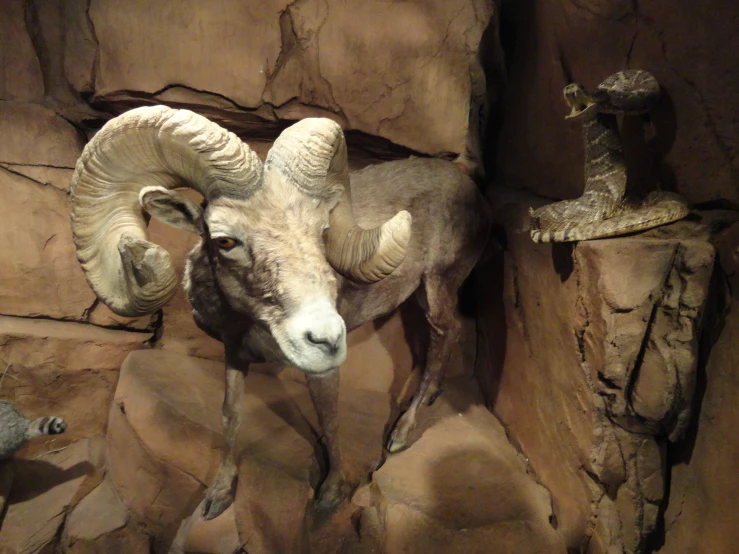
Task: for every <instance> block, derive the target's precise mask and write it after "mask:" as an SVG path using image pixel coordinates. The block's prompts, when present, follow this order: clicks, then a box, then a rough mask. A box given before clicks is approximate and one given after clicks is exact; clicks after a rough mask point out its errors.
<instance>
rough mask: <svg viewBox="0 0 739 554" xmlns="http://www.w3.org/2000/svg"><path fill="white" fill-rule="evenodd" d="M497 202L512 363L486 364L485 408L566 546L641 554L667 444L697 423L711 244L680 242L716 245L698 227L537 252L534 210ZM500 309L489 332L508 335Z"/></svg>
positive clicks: (517, 199)
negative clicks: (547, 499)
mask: <svg viewBox="0 0 739 554" xmlns="http://www.w3.org/2000/svg"><path fill="white" fill-rule="evenodd" d="M496 200H497V203H498V205H499V207H500V214H506V215H507V217H505V216H503V215H501V217H502V218H503V220H504V221H505V224H506V228H507V230H508V238H509V241H508V244H509V248H508V252H506V253H505V257H504V264H505V268H504V282H505V291H504V297H503V301H504V304H505V312H506V321H507V326H506V343H505V346H504V348H505V359H504V360H503V361H502V362H500V361H499V359H496V357H495V356H496V354H495V353H494V352H490V351H489V350H487V349H484V350H483V351H482V354H483V355H482V356H481V357H479V358H478V365H477V372H478V374H480V375H484V376H485V377H484V379H483V380H484V382H486V383H487V384H488V388H487V391H486V392H487V394H488V402H489V403H490V405H491V406H492V407H493V409H494V411H495V413H496V415H498V416H499V417H500V418H501V420H502V421H503V422H504V423H505V424H506V425H507V426H508V428H509V430H510V433H511V434H512V436H513V437H514V438H515V440H516V441H517V442H518V443H519V444H520V445H521V448H522V450H523V451H524V452H525V453H526V455H527V456H528V457H529V459H530V460H531V464H532V467H533V468H534V470H535V471H536V474H537V475H538V476H539V478H540V479H541V481H542V483H543V484H545V485H546V486H547V487H549V488H550V489H551V491H552V496H553V501H554V510H555V514H556V516H557V519H558V521H559V525H560V531H561V532H562V533H563V534H564V536H565V538H566V540H567V544H568V546H569V547H571V548H581V547H582V548H584V549H585V551H587V552H605V551H609V549H614V548H615V549H616V550H619V551H621V550H623V551H624V552H642V551H643V549H644V547H645V544H646V540H647V538H648V537H649V535H650V533H651V532H652V531H653V530H654V528H655V525H656V524H657V516H658V508H659V506H660V504H661V503H662V500H663V497H664V471H665V469H664V467H665V460H664V451H663V449H662V448H660V447H659V445H660V444H661V443H662V441H663V437H668V438H669V440H671V441H676V440H679V439H680V438H681V436H682V435H683V433H684V431H685V429H686V426H687V424H688V422H689V420H690V413H691V404H692V400H693V391H694V387H695V379H696V371H697V363H698V340H699V337H700V333H701V323H702V321H703V312H704V308H705V304H706V301H707V298H708V291H709V284H710V278H711V273H712V270H713V260H714V248H713V247H712V246H711V245H710V244H709V243H708V242H706V240H705V238H700V239H684V238H680V237H684V236H696V237H705V236H706V230H705V227H704V226H702V225H701V224H700V223H695V222H682V223H680V224H676V225H674V226H672V227H666V228H663V229H659V230H655V231H653V232H649V233H645V234H642V235H639V236H637V237H633V238H618V239H611V240H601V241H588V242H582V243H579V244H576V245H562V244H558V245H537V244H534V243H533V242H532V241H531V239H530V237H529V234H528V230H527V228H526V227H527V225H526V220H527V218H526V215H525V214H526V209H527V208H528V206H529V205H536V203H537V200H536V199H534V198H532V197H521V196H516V195H508V196H507V195H506V194H501V195H500V196H498V197H496ZM646 260H648V263H645V261H646ZM492 308H493V306H492V305H491V304H488V307H487V308H486V313H485V314H484V316H483V318H482V319H481V321H480V322H479V327H480V328H481V329H485V328H496V327H498V326H499V324H498V323H496V322H495V320H496V318H497V317H499V314H497V313H496V312H495V311H493V310H492ZM481 340H482V339H481ZM532 405H533V406H536V409H535V410H533V411H532V410H529V409H526V410H522V409H521V406H532Z"/></svg>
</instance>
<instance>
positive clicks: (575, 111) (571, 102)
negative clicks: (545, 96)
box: [563, 83, 597, 119]
mask: <svg viewBox="0 0 739 554" xmlns="http://www.w3.org/2000/svg"><path fill="white" fill-rule="evenodd" d="M563 94H564V97H565V102H567V105H568V106H569V107H570V113H569V114H568V115H566V116H565V119H572V118H573V117H580V116H581V115H585V114H587V113H590V112H592V111H595V107H596V106H597V102H596V100H595V98H593V97H592V96H590V95H589V94H588V93H587V92H585V90H584V89H583V88H582V87H581V86H580V85H578V84H575V83H572V84H569V85H567V86H566V87H565V88H564V91H563Z"/></svg>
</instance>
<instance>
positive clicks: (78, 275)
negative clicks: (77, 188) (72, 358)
mask: <svg viewBox="0 0 739 554" xmlns="http://www.w3.org/2000/svg"><path fill="white" fill-rule="evenodd" d="M0 133H2V135H3V136H4V137H6V139H5V140H3V142H2V145H0V165H1V166H2V167H0V183H1V184H2V187H3V191H4V193H5V199H4V201H3V202H2V207H1V208H0V217H2V220H3V221H4V224H3V226H2V231H0V240H2V243H3V245H4V247H3V248H2V250H1V251H0V252H1V254H0V258H2V259H0V263H1V264H2V265H3V267H5V271H3V275H2V277H1V278H0V313H2V314H5V315H22V316H37V315H41V316H47V317H53V318H68V319H83V318H84V312H85V310H86V309H87V308H89V307H90V306H91V305H92V303H93V301H94V298H95V297H94V294H93V293H92V291H91V290H90V288H89V287H88V286H87V282H86V281H85V279H84V276H83V274H82V269H81V268H80V267H79V263H78V262H77V260H76V257H75V254H74V244H73V242H72V231H71V228H70V225H69V208H68V207H67V199H66V195H65V191H66V190H67V189H68V186H69V185H68V179H70V178H71V175H72V171H71V169H68V168H73V167H74V164H75V162H76V160H77V156H78V155H79V153H80V148H81V145H80V138H79V136H78V135H77V132H76V130H75V129H74V127H72V126H71V125H70V124H69V123H67V122H66V121H64V120H63V119H62V118H60V117H58V116H56V115H55V114H54V113H53V112H51V111H50V110H47V109H45V108H42V107H40V106H35V105H33V104H19V103H15V102H0ZM45 166H53V167H45Z"/></svg>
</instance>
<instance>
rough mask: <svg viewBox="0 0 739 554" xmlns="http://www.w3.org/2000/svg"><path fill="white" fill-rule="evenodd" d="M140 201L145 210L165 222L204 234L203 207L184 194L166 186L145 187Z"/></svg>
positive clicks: (140, 194) (178, 227)
mask: <svg viewBox="0 0 739 554" xmlns="http://www.w3.org/2000/svg"><path fill="white" fill-rule="evenodd" d="M139 202H140V203H141V207H142V208H143V209H144V210H146V211H147V212H148V213H150V214H151V215H152V216H154V217H156V218H157V219H159V220H161V221H163V222H164V223H167V224H168V225H171V226H172V227H176V228H177V229H183V230H185V231H190V232H192V233H197V234H199V235H200V234H202V230H203V208H201V207H200V206H198V205H197V204H196V203H195V202H193V201H192V200H190V199H188V198H185V197H184V196H183V195H181V194H179V193H177V192H174V191H172V190H168V189H165V188H164V187H144V188H143V189H141V192H140V193H139Z"/></svg>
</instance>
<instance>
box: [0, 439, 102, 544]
mask: <svg viewBox="0 0 739 554" xmlns="http://www.w3.org/2000/svg"><path fill="white" fill-rule="evenodd" d="M104 451H105V447H104V440H103V438H102V437H95V438H93V439H84V440H81V441H78V442H75V443H73V444H71V445H69V446H67V447H66V448H63V449H61V450H57V451H51V452H49V453H47V454H44V455H42V456H37V457H34V458H23V457H17V458H16V460H15V462H14V463H15V480H14V483H13V491H12V493H11V495H10V499H9V502H8V510H7V513H6V514H5V518H4V520H3V524H2V529H0V551H2V552H8V553H18V554H21V553H25V552H51V551H53V550H52V548H53V547H54V545H55V544H56V541H57V536H58V531H59V528H60V526H61V525H62V523H63V522H64V518H65V516H66V514H67V512H68V511H70V510H71V509H72V508H74V506H75V505H76V504H77V503H78V502H79V501H80V500H81V499H82V498H84V497H85V496H86V495H87V494H88V493H89V492H90V491H91V490H92V489H93V488H94V487H95V486H96V485H97V484H98V483H100V480H101V479H102V471H101V470H102V468H103V464H104V461H105V457H104Z"/></svg>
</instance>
